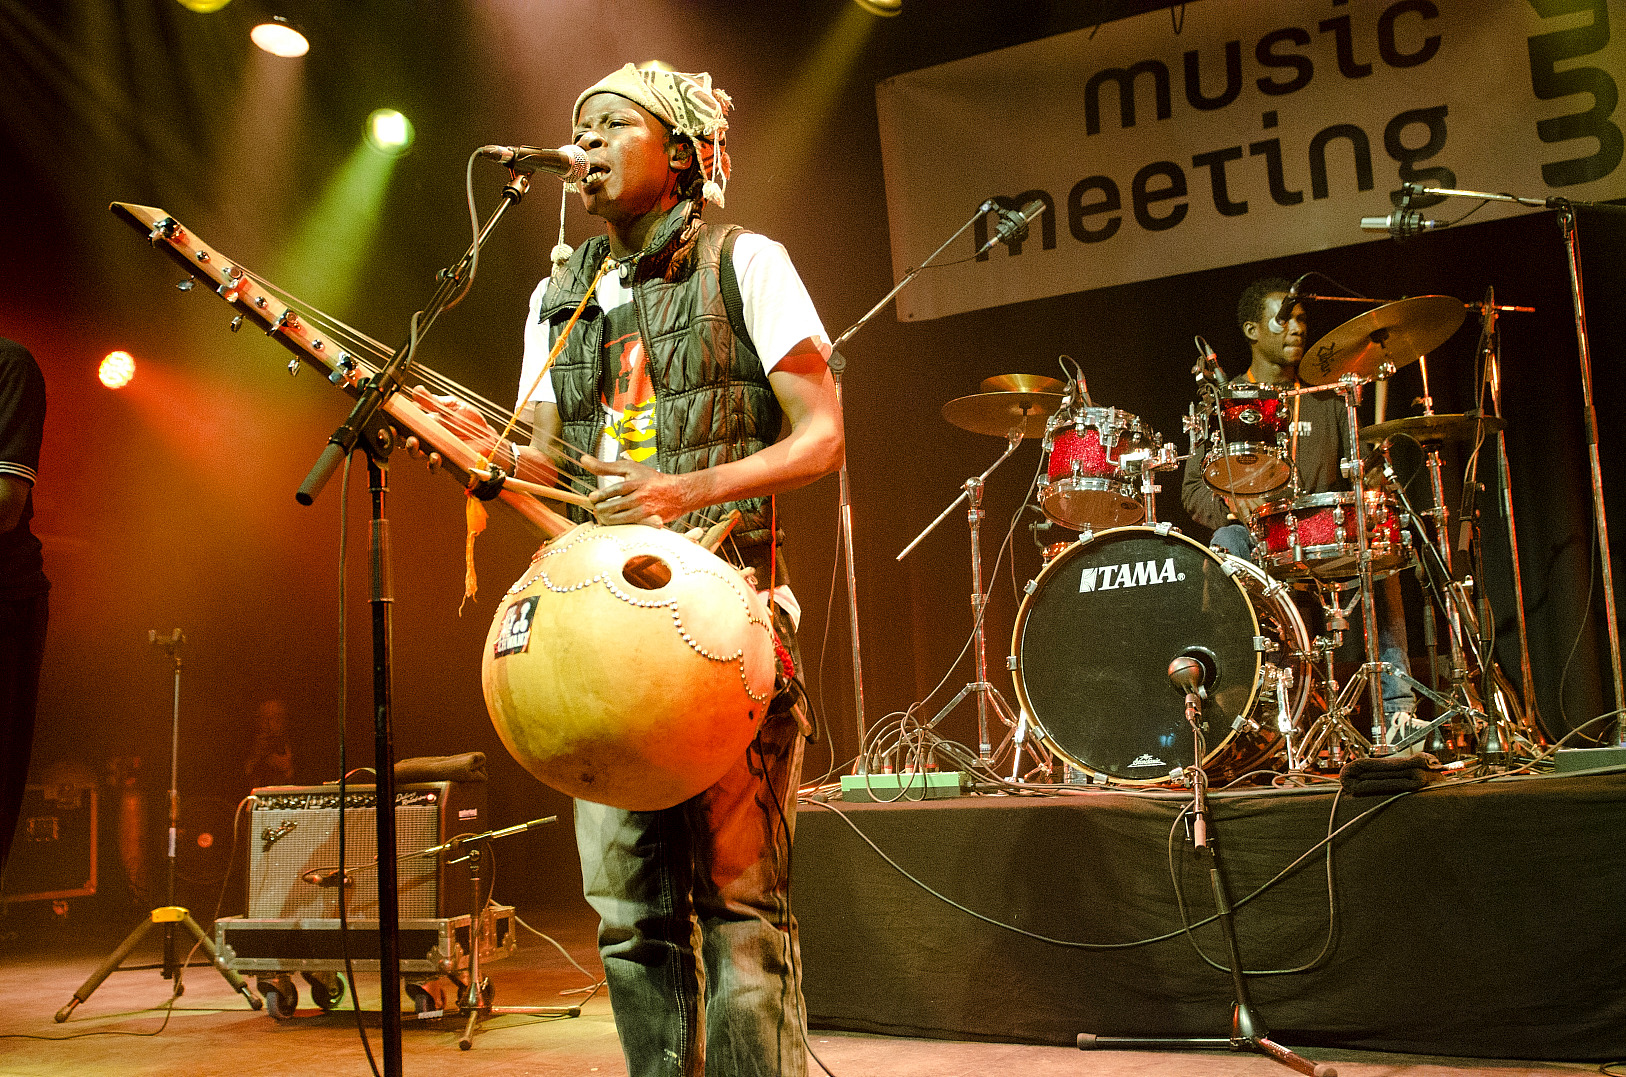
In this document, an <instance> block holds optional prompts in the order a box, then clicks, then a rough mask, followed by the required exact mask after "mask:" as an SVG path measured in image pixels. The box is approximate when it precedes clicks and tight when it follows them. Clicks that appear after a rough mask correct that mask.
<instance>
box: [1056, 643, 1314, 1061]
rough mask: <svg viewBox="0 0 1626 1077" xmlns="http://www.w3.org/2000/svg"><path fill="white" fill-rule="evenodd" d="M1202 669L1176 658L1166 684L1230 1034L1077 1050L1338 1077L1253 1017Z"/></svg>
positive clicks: (1092, 1040)
mask: <svg viewBox="0 0 1626 1077" xmlns="http://www.w3.org/2000/svg"><path fill="white" fill-rule="evenodd" d="M1208 678H1209V674H1208V672H1207V670H1206V669H1205V668H1204V667H1203V666H1202V665H1201V664H1200V663H1199V662H1197V661H1195V660H1194V659H1192V658H1190V657H1189V656H1186V655H1177V656H1176V657H1175V659H1174V661H1173V662H1171V663H1169V680H1170V681H1171V682H1173V684H1174V686H1175V687H1176V688H1181V689H1183V690H1184V692H1185V707H1186V723H1187V724H1188V725H1190V726H1191V735H1192V738H1193V741H1194V753H1193V755H1192V760H1193V762H1192V765H1191V766H1189V767H1187V768H1186V770H1185V775H1184V777H1185V780H1186V783H1187V784H1188V785H1190V786H1191V817H1192V819H1191V844H1192V848H1193V849H1194V850H1195V851H1196V853H1197V855H1198V857H1199V858H1206V859H1207V860H1208V882H1209V885H1210V887H1211V888H1212V890H1213V892H1214V908H1215V910H1216V912H1217V917H1216V918H1217V919H1218V920H1219V925H1220V932H1221V934H1223V935H1224V936H1225V948H1226V950H1227V951H1228V952H1229V954H1230V959H1231V968H1230V973H1231V991H1232V994H1233V995H1234V996H1235V1003H1234V1005H1233V1006H1232V1009H1231V1035H1230V1036H1229V1037H1224V1038H1222V1037H1217V1036H1171V1037H1158V1036H1097V1035H1095V1034H1094V1033H1092V1032H1080V1033H1079V1034H1078V1049H1079V1050H1080V1051H1091V1050H1114V1049H1116V1050H1124V1051H1146V1050H1174V1051H1180V1050H1190V1049H1193V1048H1196V1049H1211V1048H1230V1049H1231V1050H1233V1051H1254V1052H1256V1053H1258V1054H1262V1055H1267V1056H1269V1057H1270V1058H1274V1059H1275V1060H1276V1061H1277V1062H1280V1063H1281V1064H1282V1065H1284V1066H1287V1067H1290V1068H1291V1069H1294V1070H1297V1071H1298V1072H1299V1073H1302V1074H1305V1075H1306V1077H1338V1070H1337V1069H1336V1068H1335V1067H1333V1066H1329V1065H1327V1064H1326V1063H1325V1062H1311V1061H1310V1060H1309V1059H1307V1058H1305V1057H1303V1056H1302V1055H1299V1054H1295V1053H1294V1052H1293V1051H1292V1050H1291V1049H1290V1048H1287V1047H1283V1046H1282V1045H1281V1044H1279V1043H1276V1042H1274V1041H1273V1040H1272V1039H1271V1038H1270V1031H1269V1030H1268V1029H1267V1028H1266V1027H1265V1023H1264V1020H1263V1019H1262V1018H1260V1017H1259V1015H1258V1014H1256V1013H1255V1012H1254V1009H1253V1003H1252V1000H1251V999H1250V998H1249V997H1248V982H1247V980H1246V979H1245V974H1244V973H1243V971H1242V948H1241V946H1240V945H1239V944H1238V943H1237V940H1236V925H1235V923H1233V920H1234V918H1235V913H1234V911H1233V909H1232V907H1231V899H1230V894H1229V891H1228V889H1227V887H1226V885H1225V876H1224V874H1223V873H1222V871H1221V870H1220V858H1219V850H1218V849H1216V848H1215V847H1214V843H1213V841H1212V840H1211V837H1212V834H1213V831H1214V820H1213V819H1212V817H1211V816H1210V815H1209V813H1208V775H1207V773H1206V772H1204V770H1203V757H1204V756H1205V755H1207V754H1208V753H1207V748H1206V746H1205V745H1204V743H1203V731H1202V707H1203V703H1202V701H1203V700H1204V699H1205V698H1206V697H1207V695H1208V693H1207V691H1206V690H1205V687H1204V684H1205V682H1206V681H1207V680H1208Z"/></svg>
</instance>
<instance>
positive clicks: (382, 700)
mask: <svg viewBox="0 0 1626 1077" xmlns="http://www.w3.org/2000/svg"><path fill="white" fill-rule="evenodd" d="M530 182H531V177H530V174H529V173H527V172H516V171H514V170H513V169H510V170H509V175H508V182H507V183H506V184H505V185H504V186H503V189H502V201H501V202H500V203H498V205H497V208H496V209H495V210H493V211H492V213H491V216H490V217H489V218H487V220H486V222H485V225H484V226H483V227H482V228H481V229H480V230H479V232H478V233H476V235H475V237H474V240H473V242H472V243H470V245H469V249H468V250H467V251H465V252H464V254H463V257H462V258H460V259H458V261H457V262H456V263H455V264H454V265H452V266H451V267H450V268H448V269H443V270H441V271H440V272H439V273H438V274H437V277H438V278H439V280H440V285H439V287H437V288H436V289H435V292H434V294H433V295H432V296H431V297H430V299H429V302H428V304H427V305H426V306H425V307H424V309H423V310H422V311H420V312H419V313H418V314H417V315H415V316H414V322H413V325H412V328H411V331H410V333H409V335H408V337H407V340H406V343H404V344H402V345H401V346H400V347H399V348H397V349H396V350H395V354H394V355H392V356H391V357H390V360H389V362H387V363H385V364H384V365H383V366H382V367H380V368H379V369H378V372H377V373H375V374H374V375H373V376H372V377H371V378H370V379H368V381H367V385H366V387H365V388H364V389H363V391H362V393H361V396H360V397H359V398H358V399H357V400H356V403H355V406H354V407H353V408H351V409H350V415H349V417H347V418H346V419H345V421H344V422H343V424H341V425H340V426H339V428H338V429H337V430H335V431H334V432H333V435H332V437H330V438H328V443H327V445H326V447H324V448H323V449H322V453H321V455H320V456H319V457H317V460H316V463H315V465H314V466H313V467H312V468H311V470H310V474H308V475H307V476H306V477H305V481H304V483H303V484H302V485H301V486H300V487H299V491H298V493H296V494H295V495H294V498H295V500H297V501H298V502H299V503H300V504H301V505H310V504H312V503H313V502H314V501H315V500H316V497H317V495H319V494H320V493H321V492H322V488H323V487H324V486H326V485H327V482H328V479H330V478H331V477H332V475H333V472H334V470H335V469H336V468H337V467H338V465H339V462H340V461H341V460H343V459H344V458H345V457H347V456H349V455H350V454H351V453H352V452H354V451H355V449H356V447H357V445H358V443H359V444H360V445H361V446H362V447H363V449H364V450H365V452H366V454H367V477H368V492H369V494H370V505H371V509H372V514H371V524H372V529H371V534H372V545H371V551H370V568H371V572H370V575H371V584H372V592H371V599H370V601H371V604H372V613H373V618H372V624H373V766H374V769H375V770H376V771H377V774H378V777H377V788H376V790H375V792H376V794H377V804H378V810H377V811H375V812H374V813H373V815H374V819H375V823H376V831H377V846H376V847H377V848H378V849H379V850H380V851H383V850H389V849H394V848H395V847H396V846H395V743H394V733H393V731H392V728H391V707H392V704H391V698H390V697H391V688H392V681H393V677H392V674H391V669H390V656H391V649H392V633H393V629H392V623H391V609H392V607H393V605H394V602H395V596H394V593H393V587H392V579H391V572H390V545H389V521H388V520H387V519H386V518H385V516H384V505H385V499H386V496H387V494H388V492H389V473H388V471H387V464H388V462H389V456H390V453H391V452H392V451H393V450H394V448H395V440H396V435H395V430H394V428H392V427H391V426H390V425H389V421H388V419H387V418H385V417H384V415H383V414H382V409H383V405H384V401H385V400H387V399H388V398H389V397H390V396H391V395H392V394H393V393H395V392H396V391H397V390H398V389H400V387H401V375H402V374H403V373H404V372H405V371H406V369H407V367H408V366H409V365H410V364H411V362H412V358H413V352H414V351H415V350H416V349H417V345H418V341H420V340H422V339H423V336H424V334H425V333H427V332H428V331H429V328H430V327H431V326H432V325H434V324H435V320H436V319H437V318H438V317H440V315H441V314H442V313H443V312H444V311H446V310H447V309H449V308H450V307H451V305H452V303H453V301H454V299H455V297H457V296H459V295H461V294H462V292H463V290H464V287H465V280H466V278H465V275H466V274H467V272H468V270H469V268H470V267H471V266H472V265H473V264H474V259H475V257H476V256H477V255H478V254H479V251H480V248H481V246H483V245H484V243H485V240H486V237H487V236H488V235H490V234H491V230H492V229H493V228H495V227H496V225H497V222H498V221H499V220H501V219H502V215H503V214H504V213H506V212H507V211H508V208H509V207H510V206H514V205H518V204H519V201H520V199H522V198H524V197H525V192H526V191H527V190H528V189H529V188H530ZM340 814H341V817H342V814H343V813H342V811H341V813H340ZM399 895H400V883H399V875H398V872H397V871H396V858H395V857H393V856H389V855H387V854H386V855H381V856H380V857H379V858H378V981H379V1010H380V1017H381V1018H382V1024H383V1055H384V1074H385V1077H400V1074H401V905H400V896H399ZM469 930H470V932H471V933H472V932H473V930H474V924H473V923H472V922H471V923H470V925H469ZM471 941H472V935H471Z"/></svg>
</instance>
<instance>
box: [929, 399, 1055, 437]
mask: <svg viewBox="0 0 1626 1077" xmlns="http://www.w3.org/2000/svg"><path fill="white" fill-rule="evenodd" d="M1061 399H1062V397H1061V394H1060V393H1023V392H995V393H977V394H976V395H975V396H962V397H959V398H958V399H955V400H950V401H949V402H948V403H947V404H944V405H943V418H945V419H947V420H948V421H949V422H951V423H953V424H954V425H955V426H957V427H959V428H960V429H961V430H969V431H971V432H972V433H973V434H992V435H994V436H995V437H1004V436H1005V435H1006V434H1008V433H1010V431H1011V429H1012V428H1013V427H1018V426H1019V427H1021V428H1022V436H1023V437H1025V438H1039V437H1044V427H1045V420H1046V419H1047V418H1049V417H1050V416H1051V415H1053V414H1055V412H1056V410H1057V409H1058V408H1060V407H1061Z"/></svg>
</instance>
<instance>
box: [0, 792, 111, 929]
mask: <svg viewBox="0 0 1626 1077" xmlns="http://www.w3.org/2000/svg"><path fill="white" fill-rule="evenodd" d="M95 892H96V790H95V789H94V788H89V787H79V786H56V785H52V786H42V785H30V786H27V787H26V788H25V789H24V790H23V803H22V811H21V813H20V814H19V816H18V818H17V832H16V836H15V837H14V838H13V839H12V842H11V859H9V860H8V861H6V870H5V875H4V877H3V878H0V895H3V896H0V904H3V903H5V902H10V901H56V900H61V899H64V898H72V897H88V896H90V895H91V894H94V893H95Z"/></svg>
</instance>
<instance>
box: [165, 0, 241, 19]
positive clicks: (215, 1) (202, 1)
mask: <svg viewBox="0 0 1626 1077" xmlns="http://www.w3.org/2000/svg"><path fill="white" fill-rule="evenodd" d="M176 2H177V3H179V4H180V5H181V6H182V7H184V8H185V9H186V10H188V11H195V12H197V13H198V14H199V15H213V14H214V13H215V12H217V11H219V10H220V9H221V8H223V7H225V6H226V5H227V4H229V3H231V0H176Z"/></svg>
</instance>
